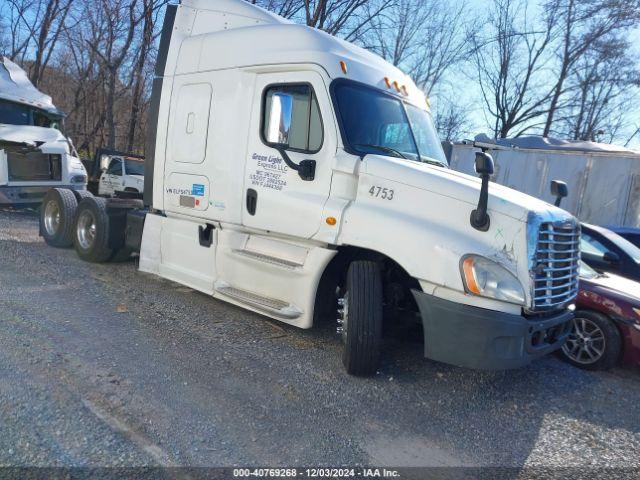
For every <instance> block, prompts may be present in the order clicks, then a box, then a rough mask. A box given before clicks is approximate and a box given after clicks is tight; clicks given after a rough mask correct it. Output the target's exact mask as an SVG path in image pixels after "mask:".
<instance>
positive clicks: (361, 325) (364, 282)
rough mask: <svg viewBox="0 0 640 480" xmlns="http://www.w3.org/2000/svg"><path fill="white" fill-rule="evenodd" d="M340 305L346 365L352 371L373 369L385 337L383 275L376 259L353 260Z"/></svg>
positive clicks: (343, 360) (340, 329)
mask: <svg viewBox="0 0 640 480" xmlns="http://www.w3.org/2000/svg"><path fill="white" fill-rule="evenodd" d="M338 307H339V309H338V324H339V325H338V333H339V334H340V336H341V338H342V343H343V351H342V363H343V364H344V367H345V368H346V370H347V372H348V373H350V374H352V375H369V374H372V373H374V372H375V371H376V368H377V367H378V361H379V357H380V343H381V337H382V275H381V273H380V267H379V266H378V264H377V263H375V262H371V261H355V262H352V263H351V265H350V266H349V269H348V271H347V279H346V286H345V289H344V292H343V295H342V297H341V298H339V299H338Z"/></svg>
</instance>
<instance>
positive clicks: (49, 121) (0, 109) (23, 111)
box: [0, 100, 62, 129]
mask: <svg viewBox="0 0 640 480" xmlns="http://www.w3.org/2000/svg"><path fill="white" fill-rule="evenodd" d="M61 120H62V117H58V116H56V115H53V114H50V113H46V112H44V111H43V110H39V109H37V108H31V107H29V106H27V105H22V104H20V103H14V102H9V101H7V100H0V123H6V124H7V125H33V126H36V127H45V128H58V129H59V128H60V123H61Z"/></svg>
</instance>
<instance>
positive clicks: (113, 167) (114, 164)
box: [107, 159, 122, 177]
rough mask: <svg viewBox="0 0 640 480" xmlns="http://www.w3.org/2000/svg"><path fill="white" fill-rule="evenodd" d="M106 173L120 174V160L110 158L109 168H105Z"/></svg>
mask: <svg viewBox="0 0 640 480" xmlns="http://www.w3.org/2000/svg"><path fill="white" fill-rule="evenodd" d="M107 173H108V174H109V175H117V176H119V177H121V176H122V160H119V159H114V160H111V163H110V164H109V168H108V169H107Z"/></svg>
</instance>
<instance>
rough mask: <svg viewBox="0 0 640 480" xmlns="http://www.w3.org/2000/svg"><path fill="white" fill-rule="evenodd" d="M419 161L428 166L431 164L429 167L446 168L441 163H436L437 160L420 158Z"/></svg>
mask: <svg viewBox="0 0 640 480" xmlns="http://www.w3.org/2000/svg"><path fill="white" fill-rule="evenodd" d="M420 161H421V162H422V163H429V164H431V165H437V166H439V167H444V166H446V165H445V164H444V163H442V162H439V161H437V160H431V159H428V158H427V159H423V158H422V157H420Z"/></svg>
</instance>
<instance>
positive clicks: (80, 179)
mask: <svg viewBox="0 0 640 480" xmlns="http://www.w3.org/2000/svg"><path fill="white" fill-rule="evenodd" d="M71 183H87V177H86V175H74V176H73V177H71Z"/></svg>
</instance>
